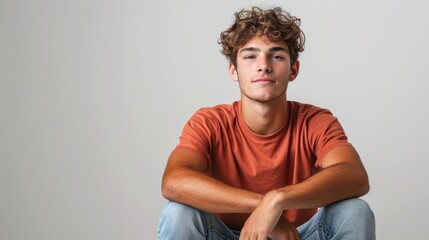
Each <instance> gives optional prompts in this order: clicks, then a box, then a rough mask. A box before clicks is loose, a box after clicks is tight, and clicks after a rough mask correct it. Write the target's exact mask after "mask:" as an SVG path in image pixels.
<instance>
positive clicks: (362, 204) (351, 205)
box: [327, 198, 375, 225]
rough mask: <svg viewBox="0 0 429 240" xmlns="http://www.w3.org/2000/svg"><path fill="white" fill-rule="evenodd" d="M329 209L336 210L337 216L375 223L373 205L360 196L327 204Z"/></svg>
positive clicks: (354, 221) (355, 221) (348, 219)
mask: <svg viewBox="0 0 429 240" xmlns="http://www.w3.org/2000/svg"><path fill="white" fill-rule="evenodd" d="M327 210H328V211H332V212H334V215H335V216H336V217H339V216H342V218H343V219H344V220H346V221H351V222H353V223H357V222H365V223H366V224H370V225H374V224H375V217H374V213H373V211H372V210H371V207H370V206H369V204H368V203H367V202H366V201H365V200H363V199H360V198H351V199H346V200H342V201H339V202H336V203H333V204H331V205H329V206H327Z"/></svg>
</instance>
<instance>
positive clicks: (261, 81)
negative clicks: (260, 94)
mask: <svg viewBox="0 0 429 240" xmlns="http://www.w3.org/2000/svg"><path fill="white" fill-rule="evenodd" d="M252 82H254V83H260V84H269V83H274V80H272V79H271V78H267V77H262V78H258V79H255V80H253V81H252Z"/></svg>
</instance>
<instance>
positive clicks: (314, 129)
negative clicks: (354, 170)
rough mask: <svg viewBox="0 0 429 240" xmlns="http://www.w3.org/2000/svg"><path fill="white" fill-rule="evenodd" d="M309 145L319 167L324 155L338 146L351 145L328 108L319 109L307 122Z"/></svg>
mask: <svg viewBox="0 0 429 240" xmlns="http://www.w3.org/2000/svg"><path fill="white" fill-rule="evenodd" d="M307 127H308V132H309V141H310V145H311V147H312V149H313V151H314V154H315V155H316V167H318V168H320V167H321V166H322V162H323V160H324V158H325V156H326V155H327V154H328V153H329V151H331V150H332V149H334V148H336V147H339V146H352V144H351V143H350V142H349V141H348V139H347V136H346V134H345V132H344V129H343V127H342V126H341V124H340V122H339V121H338V119H337V118H336V117H335V116H333V115H332V113H331V112H330V111H328V110H324V109H322V110H320V111H318V112H317V113H315V114H314V116H313V117H311V118H309V119H308V122H307Z"/></svg>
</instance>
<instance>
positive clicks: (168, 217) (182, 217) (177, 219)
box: [161, 201, 199, 226]
mask: <svg viewBox="0 0 429 240" xmlns="http://www.w3.org/2000/svg"><path fill="white" fill-rule="evenodd" d="M197 215H199V210H198V209H195V208H193V207H190V206H188V205H185V204H181V203H177V202H172V201H169V202H167V204H166V205H165V207H164V209H163V210H162V212H161V224H162V223H168V224H167V225H169V226H177V225H180V224H184V223H185V222H186V221H187V220H190V219H195V218H196V217H197Z"/></svg>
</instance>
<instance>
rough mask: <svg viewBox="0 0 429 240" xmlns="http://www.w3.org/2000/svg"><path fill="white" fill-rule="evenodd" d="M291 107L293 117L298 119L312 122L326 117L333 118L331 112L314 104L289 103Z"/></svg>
mask: <svg viewBox="0 0 429 240" xmlns="http://www.w3.org/2000/svg"><path fill="white" fill-rule="evenodd" d="M289 106H290V108H291V113H292V115H293V116H295V117H297V118H298V119H302V120H311V119H312V118H314V117H321V116H324V115H325V116H331V117H333V115H332V113H331V111H330V110H328V109H326V108H322V107H318V106H315V105H312V104H308V103H301V102H296V101H289Z"/></svg>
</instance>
